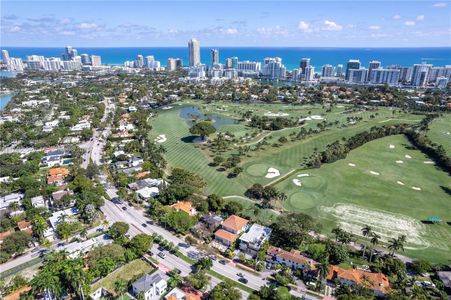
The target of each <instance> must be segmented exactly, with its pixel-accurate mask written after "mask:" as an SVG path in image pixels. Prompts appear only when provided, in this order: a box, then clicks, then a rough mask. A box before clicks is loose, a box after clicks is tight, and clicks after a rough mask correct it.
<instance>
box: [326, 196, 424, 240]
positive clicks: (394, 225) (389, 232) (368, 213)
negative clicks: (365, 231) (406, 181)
mask: <svg viewBox="0 0 451 300" xmlns="http://www.w3.org/2000/svg"><path fill="white" fill-rule="evenodd" d="M319 209H320V210H321V211H323V212H325V213H327V214H330V215H332V216H334V217H335V218H337V221H338V222H337V223H338V225H340V227H341V228H342V229H344V230H346V231H349V232H352V233H353V234H356V235H359V236H361V235H362V231H361V229H362V227H363V226H365V225H369V226H371V228H373V230H374V231H375V232H376V233H377V234H379V235H380V236H381V240H382V241H388V240H389V239H391V238H397V237H398V236H400V235H402V234H404V235H406V236H407V243H409V246H412V247H414V248H420V247H421V248H422V247H427V246H429V245H430V244H429V243H428V242H427V241H426V240H425V239H424V237H423V233H424V232H425V231H426V228H425V225H423V224H421V222H420V221H419V220H416V219H414V218H411V217H409V216H405V215H402V214H396V213H391V212H388V211H384V210H377V209H367V208H365V207H362V206H358V205H352V204H344V203H337V204H335V205H334V206H332V207H330V206H329V207H324V206H321V207H320V208H319Z"/></svg>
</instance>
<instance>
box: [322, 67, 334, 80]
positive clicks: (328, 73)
mask: <svg viewBox="0 0 451 300" xmlns="http://www.w3.org/2000/svg"><path fill="white" fill-rule="evenodd" d="M333 75H334V67H333V66H332V65H324V66H323V67H322V68H321V77H332V76H333Z"/></svg>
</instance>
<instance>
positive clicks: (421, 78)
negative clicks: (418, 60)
mask: <svg viewBox="0 0 451 300" xmlns="http://www.w3.org/2000/svg"><path fill="white" fill-rule="evenodd" d="M431 68H432V65H430V64H425V63H423V64H415V65H413V71H412V81H411V84H412V85H413V86H417V87H424V86H425V85H426V81H427V78H428V74H429V71H430V70H431Z"/></svg>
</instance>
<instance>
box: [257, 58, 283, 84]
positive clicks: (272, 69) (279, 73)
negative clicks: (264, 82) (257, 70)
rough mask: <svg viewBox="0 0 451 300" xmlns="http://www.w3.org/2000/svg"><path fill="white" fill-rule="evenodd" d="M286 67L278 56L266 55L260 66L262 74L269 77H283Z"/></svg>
mask: <svg viewBox="0 0 451 300" xmlns="http://www.w3.org/2000/svg"><path fill="white" fill-rule="evenodd" d="M286 71H287V70H286V68H285V66H284V65H283V64H282V59H281V58H280V57H275V58H270V57H267V58H265V60H264V65H263V68H262V75H263V76H265V77H266V78H269V79H285V77H286Z"/></svg>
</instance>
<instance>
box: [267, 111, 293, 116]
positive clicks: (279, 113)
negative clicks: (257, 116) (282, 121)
mask: <svg viewBox="0 0 451 300" xmlns="http://www.w3.org/2000/svg"><path fill="white" fill-rule="evenodd" d="M264 116H265V117H288V116H289V114H287V113H283V112H277V113H273V112H270V111H268V112H267V113H265V114H264Z"/></svg>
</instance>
